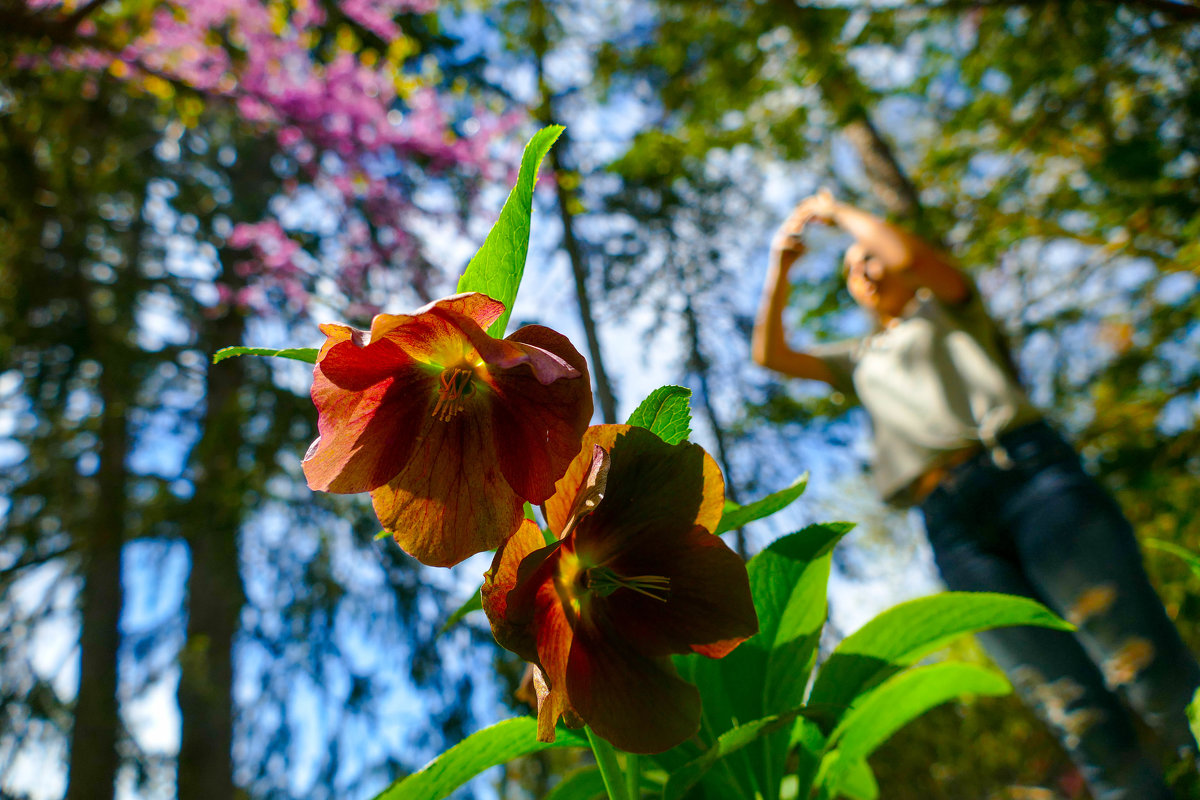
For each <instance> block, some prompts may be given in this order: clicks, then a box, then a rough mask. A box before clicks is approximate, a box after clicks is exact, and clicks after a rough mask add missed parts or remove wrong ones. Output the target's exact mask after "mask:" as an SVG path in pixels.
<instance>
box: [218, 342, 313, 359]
mask: <svg viewBox="0 0 1200 800" xmlns="http://www.w3.org/2000/svg"><path fill="white" fill-rule="evenodd" d="M320 352H321V351H320V350H318V349H317V348H315V347H286V348H284V349H283V350H275V349H273V348H270V347H241V346H236V345H235V346H233V347H222V348H221V349H220V350H218V351H217V352H215V353H213V357H212V363H214V364H218V363H220V362H222V361H224V360H225V359H227V358H233V357H234V356H266V357H268V358H291V359H295V360H296V361H304V362H306V363H308V364H315V363H317V354H318V353H320Z"/></svg>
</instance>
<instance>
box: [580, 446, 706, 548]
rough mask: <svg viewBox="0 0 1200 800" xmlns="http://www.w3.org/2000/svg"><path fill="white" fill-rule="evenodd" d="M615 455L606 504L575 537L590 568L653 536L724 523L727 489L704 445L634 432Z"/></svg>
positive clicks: (602, 504) (606, 489)
mask: <svg viewBox="0 0 1200 800" xmlns="http://www.w3.org/2000/svg"><path fill="white" fill-rule="evenodd" d="M609 455H610V456H611V460H610V463H609V471H608V480H607V485H606V487H605V492H604V500H602V501H601V502H600V505H599V506H598V507H597V508H596V510H595V511H594V512H592V515H591V517H589V519H588V522H589V524H588V525H587V526H586V528H584V527H581V528H580V529H579V530H578V532H577V533H576V537H575V538H576V545H575V546H576V549H577V550H578V552H579V555H580V557H581V558H583V559H584V561H586V562H587V563H589V564H604V563H606V562H607V561H608V560H609V559H610V558H613V557H615V556H617V555H618V554H620V553H622V552H624V551H626V550H628V549H629V548H630V547H634V546H636V545H637V544H638V543H639V542H640V541H641V540H642V539H643V537H645V536H647V535H648V534H649V532H651V531H655V532H657V531H663V530H682V531H686V530H690V529H691V527H692V526H693V525H699V526H701V527H703V528H706V529H708V530H712V529H713V528H715V527H716V524H717V522H719V521H720V512H721V509H722V508H723V507H724V504H725V483H724V481H723V480H722V478H721V471H720V470H719V469H718V468H717V466H716V462H715V461H713V459H712V456H710V455H709V454H708V453H706V452H704V448H702V447H700V446H699V445H695V444H691V443H689V442H681V443H680V444H675V445H670V444H667V443H666V442H664V441H663V440H662V439H660V438H658V437H657V436H655V435H654V434H653V433H650V431H648V430H645V429H643V428H630V429H629V430H628V431H626V432H624V433H622V434H620V435H618V436H617V439H616V441H615V442H614V444H613V445H612V448H611V449H610V450H609ZM709 526H712V527H709Z"/></svg>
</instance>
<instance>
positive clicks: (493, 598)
mask: <svg viewBox="0 0 1200 800" xmlns="http://www.w3.org/2000/svg"><path fill="white" fill-rule="evenodd" d="M539 550H544V551H546V552H544V553H542V554H541V557H540V559H536V563H535V562H534V561H530V563H529V565H527V567H526V570H525V571H526V572H528V571H529V570H530V569H532V568H535V567H536V566H537V565H538V564H540V563H541V562H542V561H544V560H545V559H546V557H547V556H548V555H549V554H550V550H549V549H548V548H546V542H545V539H544V538H543V537H542V532H541V530H539V529H538V526H537V523H535V522H533V521H532V520H528V519H526V520H522V521H521V525H520V527H518V528H517V530H516V533H514V534H513V535H512V536H510V537H508V539H506V540H505V541H504V543H503V544H501V545H500V548H499V549H498V550H496V555H495V557H494V558H493V559H492V568H491V569H489V570H488V571H487V572H486V573H484V576H483V590H482V591H483V593H482V597H483V610H484V613H486V614H487V618H488V621H489V622H490V623H491V625H492V635H493V636H495V637H496V641H497V642H498V643H499V644H500V646H501V647H503V648H505V649H507V650H511V651H513V652H514V653H516V654H517V655H519V656H520V657H521V658H523V659H525V660H526V661H536V660H537V645H536V642H535V641H534V637H533V632H532V630H531V627H530V626H531V625H532V623H533V608H532V606H531V605H530V606H529V607H528V608H525V609H522V608H515V609H513V611H515V612H516V613H514V614H510V613H509V611H510V609H509V604H508V593H509V592H511V591H512V590H513V589H515V588H516V586H517V583H518V580H519V578H520V567H521V566H522V562H524V561H525V560H526V557H527V556H529V555H530V554H532V553H535V552H537V551H539ZM518 605H520V604H518Z"/></svg>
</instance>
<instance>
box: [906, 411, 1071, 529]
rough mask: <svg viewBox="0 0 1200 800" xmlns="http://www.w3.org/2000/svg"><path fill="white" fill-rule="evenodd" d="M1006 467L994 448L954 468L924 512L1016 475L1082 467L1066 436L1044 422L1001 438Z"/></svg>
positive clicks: (934, 493) (1008, 432) (937, 488)
mask: <svg viewBox="0 0 1200 800" xmlns="http://www.w3.org/2000/svg"><path fill="white" fill-rule="evenodd" d="M997 441H998V443H999V445H1000V448H1001V449H1002V450H1003V451H1004V455H1005V456H1006V458H1004V459H1003V461H1005V462H1006V463H1004V464H998V463H997V461H998V459H996V457H995V454H994V452H993V451H994V448H991V449H984V450H981V451H979V452H978V453H976V454H975V455H973V456H971V457H970V458H968V459H967V460H966V461H964V462H962V463H961V464H958V465H957V466H954V467H952V468H951V469H949V470H948V471H947V473H946V477H945V478H943V479H942V481H941V483H939V484H938V485H937V487H936V488H935V489H934V490H933V491H932V492H930V494H929V496H928V497H926V498H925V499H924V500H923V501H922V502H921V503H920V507H921V508H922V509H923V510H928V507H931V506H932V507H936V506H939V505H940V504H941V503H942V501H944V500H945V499H947V498H948V497H949V496H952V495H956V494H960V493H962V492H967V491H970V489H971V487H973V486H981V485H983V484H988V483H992V482H994V481H995V480H997V479H998V478H1001V477H1003V476H1006V475H1012V474H1014V473H1017V474H1019V473H1026V474H1028V473H1029V472H1031V471H1037V470H1039V469H1041V468H1043V467H1046V466H1048V465H1050V464H1056V463H1062V462H1075V463H1078V459H1079V455H1078V454H1077V453H1076V452H1075V448H1073V447H1072V446H1071V445H1070V444H1069V443H1068V442H1067V441H1066V440H1065V439H1064V438H1063V437H1062V435H1061V434H1060V433H1059V432H1058V431H1057V430H1055V429H1054V427H1053V426H1051V425H1050V424H1049V423H1047V422H1045V421H1044V420H1038V421H1037V422H1032V423H1030V424H1028V425H1023V426H1021V427H1020V428H1016V429H1014V430H1011V431H1007V432H1005V433H1002V434H1000V436H999V437H997Z"/></svg>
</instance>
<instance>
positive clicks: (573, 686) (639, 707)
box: [539, 614, 700, 753]
mask: <svg viewBox="0 0 1200 800" xmlns="http://www.w3.org/2000/svg"><path fill="white" fill-rule="evenodd" d="M539 652H540V646H539ZM566 672H567V675H566V678H567V683H566V685H567V697H568V698H570V702H571V705H572V707H573V708H574V709H575V711H576V712H577V713H578V714H579V716H580V717H581V718H583V721H584V722H585V723H587V724H588V725H590V726H591V727H592V729H593V730H594V731H595V732H596V733H598V734H599V735H600V736H603V737H604V738H605V739H607V740H608V741H610V742H612V743H613V744H614V745H616V746H617V747H619V748H621V749H622V750H624V751H626V752H629V753H661V752H662V751H664V750H669V749H671V748H672V747H674V746H675V745H677V744H679V743H680V742H683V741H684V740H686V739H688V738H689V737H691V736H693V735H694V734H695V733H696V732H697V731H698V730H699V729H700V693H699V692H698V691H697V690H696V687H694V686H692V685H691V684H689V683H686V682H685V681H683V680H681V679H680V678H679V676H678V675H677V674H676V672H675V668H674V667H673V666H671V662H670V661H669V660H668V659H665V658H655V659H651V658H646V657H645V656H642V655H640V654H639V653H637V652H635V651H634V650H633V649H632V648H630V647H629V645H628V644H627V643H625V642H624V641H623V639H622V637H621V634H620V632H618V631H603V630H600V629H598V628H596V627H594V626H593V625H591V624H589V622H587V616H586V614H585V615H584V616H583V617H581V621H580V624H578V625H577V626H576V628H575V637H574V641H573V642H572V643H571V654H570V658H569V660H568V663H567V670H566ZM547 676H548V677H551V680H552V681H553V677H552V676H551V675H550V673H549V670H548V671H547Z"/></svg>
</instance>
